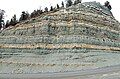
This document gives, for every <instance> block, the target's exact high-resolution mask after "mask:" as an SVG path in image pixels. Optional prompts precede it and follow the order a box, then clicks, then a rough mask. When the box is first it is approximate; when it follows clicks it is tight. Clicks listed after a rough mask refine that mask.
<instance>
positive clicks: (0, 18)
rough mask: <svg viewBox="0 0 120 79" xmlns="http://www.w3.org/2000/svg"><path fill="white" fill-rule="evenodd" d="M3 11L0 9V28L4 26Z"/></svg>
mask: <svg viewBox="0 0 120 79" xmlns="http://www.w3.org/2000/svg"><path fill="white" fill-rule="evenodd" d="M4 13H5V11H4V10H0V30H1V28H2V27H3V26H4V20H3V16H4Z"/></svg>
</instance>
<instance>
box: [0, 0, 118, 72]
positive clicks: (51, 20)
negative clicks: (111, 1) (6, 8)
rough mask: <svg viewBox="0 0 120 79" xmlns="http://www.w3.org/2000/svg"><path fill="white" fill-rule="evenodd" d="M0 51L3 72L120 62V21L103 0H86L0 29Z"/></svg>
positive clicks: (74, 67)
mask: <svg viewBox="0 0 120 79" xmlns="http://www.w3.org/2000/svg"><path fill="white" fill-rule="evenodd" d="M0 53H1V55H0V56H1V59H0V64H1V68H0V73H39V72H59V71H73V70H81V69H89V68H96V67H104V66H108V65H116V64H120V63H119V62H117V61H119V53H120V23H119V22H118V21H117V20H116V19H115V18H114V17H113V15H112V13H111V12H110V11H109V10H108V9H107V8H106V7H104V6H102V5H101V4H100V3H97V2H85V3H81V4H77V5H73V6H71V7H69V8H63V9H61V10H60V11H57V12H51V13H49V14H46V15H44V16H43V15H41V16H39V17H37V18H34V19H31V20H28V21H25V22H22V23H19V24H17V25H16V26H14V27H11V28H7V29H5V30H3V31H1V33H0ZM114 53H116V54H114ZM108 54H109V55H108ZM109 56H115V57H116V58H115V57H110V58H109ZM117 57H118V58H117ZM115 59H116V62H114V60H115ZM110 61H111V63H109V62H110ZM8 69H9V72H7V71H8Z"/></svg>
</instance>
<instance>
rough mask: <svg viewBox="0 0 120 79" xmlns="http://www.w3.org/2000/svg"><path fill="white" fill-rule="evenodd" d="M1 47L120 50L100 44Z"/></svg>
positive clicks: (15, 46) (8, 45)
mask: <svg viewBox="0 0 120 79" xmlns="http://www.w3.org/2000/svg"><path fill="white" fill-rule="evenodd" d="M0 48H47V49H59V48H63V49H64V48H68V49H73V48H88V49H98V50H114V51H120V48H119V47H109V46H99V45H91V44H76V43H72V44H43V43H40V44H4V45H3V44H0Z"/></svg>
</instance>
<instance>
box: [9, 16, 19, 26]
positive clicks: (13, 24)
mask: <svg viewBox="0 0 120 79" xmlns="http://www.w3.org/2000/svg"><path fill="white" fill-rule="evenodd" d="M17 22H18V21H17V18H16V15H14V16H13V17H12V19H11V21H10V25H12V26H15V25H16V24H17Z"/></svg>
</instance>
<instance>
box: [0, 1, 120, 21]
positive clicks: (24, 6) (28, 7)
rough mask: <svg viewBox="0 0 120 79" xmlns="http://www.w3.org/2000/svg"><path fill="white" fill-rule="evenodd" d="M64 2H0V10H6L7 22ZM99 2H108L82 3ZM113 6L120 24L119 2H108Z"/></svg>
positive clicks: (113, 11)
mask: <svg viewBox="0 0 120 79" xmlns="http://www.w3.org/2000/svg"><path fill="white" fill-rule="evenodd" d="M62 1H64V2H65V1H66V0H0V9H2V10H5V12H6V13H5V20H7V19H8V20H10V18H11V17H12V16H13V15H14V14H16V15H17V18H19V17H20V15H21V12H22V11H28V12H29V13H31V12H32V11H33V10H36V9H40V8H41V9H44V8H45V7H50V6H56V4H59V5H61V2H62ZM89 1H97V2H100V3H101V4H102V5H103V4H104V2H105V1H106V0H82V2H89ZM108 1H109V2H110V4H111V6H112V13H113V15H114V16H115V18H116V19H117V20H118V21H119V22H120V4H119V2H120V1H119V0H108Z"/></svg>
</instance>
